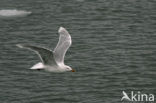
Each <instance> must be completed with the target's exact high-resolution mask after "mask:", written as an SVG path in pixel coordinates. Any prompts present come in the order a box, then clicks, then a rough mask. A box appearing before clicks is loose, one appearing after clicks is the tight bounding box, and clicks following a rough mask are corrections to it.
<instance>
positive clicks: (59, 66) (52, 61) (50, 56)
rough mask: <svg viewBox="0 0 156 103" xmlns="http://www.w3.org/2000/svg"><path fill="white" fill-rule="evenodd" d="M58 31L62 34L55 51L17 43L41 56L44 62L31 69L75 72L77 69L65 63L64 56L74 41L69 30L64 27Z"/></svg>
mask: <svg viewBox="0 0 156 103" xmlns="http://www.w3.org/2000/svg"><path fill="white" fill-rule="evenodd" d="M58 33H59V34H60V37H59V42H58V44H57V46H56V48H55V49H54V51H52V50H49V49H47V48H43V47H38V46H34V45H28V44H17V46H18V47H19V48H26V49H29V50H32V51H34V52H35V53H37V54H38V56H39V57H40V59H41V61H42V62H39V63H37V64H35V65H34V66H33V67H31V68H30V69H36V70H41V69H44V70H47V71H50V72H65V71H72V72H75V70H74V69H72V68H71V67H70V66H67V65H65V64H64V57H65V54H66V51H67V50H68V48H69V47H70V46H71V43H72V40H71V36H70V34H69V33H68V31H67V30H66V29H65V28H63V27H60V28H59V30H58Z"/></svg>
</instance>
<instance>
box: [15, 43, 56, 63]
mask: <svg viewBox="0 0 156 103" xmlns="http://www.w3.org/2000/svg"><path fill="white" fill-rule="evenodd" d="M17 46H18V47H20V48H27V49H30V50H32V51H34V52H36V53H37V54H38V55H39V57H40V59H41V60H42V62H43V63H44V64H45V65H46V64H47V65H56V64H57V63H56V61H55V59H54V56H53V52H52V51H50V50H48V49H45V48H42V47H37V46H33V45H27V44H18V45H17Z"/></svg>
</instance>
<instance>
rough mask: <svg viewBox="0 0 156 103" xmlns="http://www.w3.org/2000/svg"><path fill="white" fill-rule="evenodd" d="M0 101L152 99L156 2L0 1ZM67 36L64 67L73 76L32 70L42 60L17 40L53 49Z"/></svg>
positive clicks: (53, 102) (154, 91) (71, 102)
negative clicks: (1, 13) (8, 12)
mask: <svg viewBox="0 0 156 103" xmlns="http://www.w3.org/2000/svg"><path fill="white" fill-rule="evenodd" d="M3 9H12V10H14V9H16V10H25V11H30V12H32V14H31V15H27V16H24V17H13V18H0V103H121V102H122V101H121V98H122V96H123V94H122V91H125V92H126V93H127V94H128V95H130V92H131V91H135V92H137V91H140V92H141V93H146V94H154V95H155V96H156V1H155V0H0V10H3ZM60 26H63V27H65V28H66V29H67V30H68V31H69V33H70V34H71V37H72V46H71V47H70V49H69V50H68V52H67V54H66V57H65V63H66V64H67V65H69V66H71V67H72V68H74V69H75V70H76V72H65V73H49V72H46V71H36V70H30V69H29V68H30V67H31V66H33V65H34V64H35V63H37V62H39V61H40V60H39V58H38V56H37V55H36V54H35V53H34V52H32V51H29V50H25V49H20V48H17V47H16V46H15V45H16V44H19V43H26V44H34V45H38V46H44V47H47V48H50V49H54V48H55V46H56V44H57V42H58V38H59V34H58V29H59V27H60Z"/></svg>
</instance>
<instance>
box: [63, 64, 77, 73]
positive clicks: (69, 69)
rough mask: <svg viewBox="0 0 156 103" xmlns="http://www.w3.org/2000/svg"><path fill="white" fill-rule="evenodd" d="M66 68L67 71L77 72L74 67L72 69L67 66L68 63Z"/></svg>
mask: <svg viewBox="0 0 156 103" xmlns="http://www.w3.org/2000/svg"><path fill="white" fill-rule="evenodd" d="M65 69H66V71H71V72H75V70H74V69H72V68H71V67H70V66H67V65H66V67H65Z"/></svg>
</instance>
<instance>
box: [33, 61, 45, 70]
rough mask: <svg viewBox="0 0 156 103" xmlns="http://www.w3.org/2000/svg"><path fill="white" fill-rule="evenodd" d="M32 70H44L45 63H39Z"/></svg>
mask: <svg viewBox="0 0 156 103" xmlns="http://www.w3.org/2000/svg"><path fill="white" fill-rule="evenodd" d="M30 69H44V65H43V63H41V62H39V63H37V64H35V65H34V66H32V67H31V68H30Z"/></svg>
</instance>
